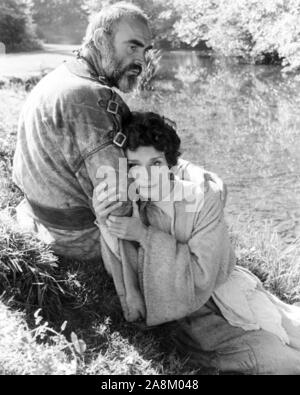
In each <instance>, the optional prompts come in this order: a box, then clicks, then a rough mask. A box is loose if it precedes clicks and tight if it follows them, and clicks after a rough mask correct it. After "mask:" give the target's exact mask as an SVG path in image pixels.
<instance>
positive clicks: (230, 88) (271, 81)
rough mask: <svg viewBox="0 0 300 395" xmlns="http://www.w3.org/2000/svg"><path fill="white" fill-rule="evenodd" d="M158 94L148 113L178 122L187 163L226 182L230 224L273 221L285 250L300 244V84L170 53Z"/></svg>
mask: <svg viewBox="0 0 300 395" xmlns="http://www.w3.org/2000/svg"><path fill="white" fill-rule="evenodd" d="M156 87H157V88H158V92H159V95H157V97H156V100H153V98H152V99H151V100H150V99H149V98H148V99H145V102H144V104H143V106H145V108H148V109H149V106H152V109H153V110H156V111H160V112H163V113H164V114H165V115H167V116H169V117H170V118H174V119H175V120H176V122H177V123H178V125H179V130H180V133H181V135H182V136H183V137H184V138H183V140H184V147H185V148H186V149H187V150H188V151H189V153H188V157H189V158H192V160H194V161H195V162H197V163H199V164H202V165H204V166H206V167H207V168H209V169H211V170H214V171H216V172H218V173H219V174H220V175H221V176H222V177H223V178H224V179H225V180H226V182H227V184H228V186H229V190H230V199H229V203H228V209H227V211H228V214H229V217H230V220H234V219H235V217H236V216H238V215H240V217H241V218H243V219H245V220H246V219H247V220H250V219H251V220H254V221H258V223H259V224H261V223H262V222H263V221H265V220H268V221H273V226H274V229H276V230H278V232H280V234H281V235H282V237H284V238H285V240H286V241H287V242H290V241H293V240H295V238H296V237H299V236H300V153H299V148H300V133H299V130H300V82H299V81H298V82H297V81H296V80H295V78H292V77H285V76H284V75H283V74H282V73H281V72H280V69H279V68H278V67H271V66H265V67H258V66H249V65H248V66H246V65H242V66H241V65H237V64H234V63H232V62H228V61H227V62H225V61H222V60H218V59H211V58H209V57H202V56H200V55H199V54H198V53H196V52H170V53H166V54H165V55H164V57H163V62H162V67H161V70H160V73H159V76H158V79H157V81H156ZM150 101H151V103H150Z"/></svg>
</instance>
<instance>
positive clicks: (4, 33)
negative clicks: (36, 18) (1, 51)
mask: <svg viewBox="0 0 300 395" xmlns="http://www.w3.org/2000/svg"><path fill="white" fill-rule="evenodd" d="M31 7H32V4H31V2H30V1H28V0H1V3H0V41H1V42H3V43H4V44H5V46H6V50H7V51H20V50H22V51H25V50H31V49H36V48H39V43H38V41H37V39H36V35H35V27H34V25H33V22H32V18H31V11H32V8H31Z"/></svg>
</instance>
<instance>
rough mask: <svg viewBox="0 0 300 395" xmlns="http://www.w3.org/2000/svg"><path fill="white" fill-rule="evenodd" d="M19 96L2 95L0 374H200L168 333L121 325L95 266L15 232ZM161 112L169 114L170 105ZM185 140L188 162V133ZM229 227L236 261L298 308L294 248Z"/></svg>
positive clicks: (263, 232) (268, 232) (246, 226)
mask: <svg viewBox="0 0 300 395" xmlns="http://www.w3.org/2000/svg"><path fill="white" fill-rule="evenodd" d="M25 97H26V92H25V89H24V88H23V87H22V86H20V85H19V86H17V87H14V86H8V87H6V88H4V89H2V90H0V103H5V105H3V104H2V105H1V106H0V180H1V190H0V294H1V295H2V296H1V298H0V374H10V375H14V374H23V375H29V374H45V375H49V374H85V375H103V374H117V375H119V374H125V375H131V374H148V375H153V374H167V375H172V374H190V375H192V374H204V373H205V372H204V371H201V370H199V371H195V370H193V369H192V368H191V367H190V366H189V364H188V361H187V360H183V359H182V358H180V356H179V355H177V354H176V352H175V350H174V349H173V346H172V344H171V343H170V341H169V338H170V331H171V330H172V327H170V326H164V327H162V328H158V329H156V330H149V329H147V328H145V327H143V326H141V325H129V324H127V323H126V322H125V321H124V319H123V317H122V312H121V307H120V305H119V300H118V298H117V296H116V294H115V291H114V286H113V283H112V281H111V279H110V278H109V277H108V276H107V275H106V273H105V271H104V269H103V267H102V266H101V265H99V264H98V262H74V261H67V260H61V259H60V260H59V259H58V258H57V257H55V256H54V255H53V254H52V253H51V251H49V250H48V249H47V247H46V246H45V245H43V244H42V243H40V242H39V241H38V240H35V239H34V238H32V237H31V236H29V235H25V234H22V233H21V232H20V231H19V230H18V228H17V226H16V224H15V222H14V220H13V216H14V213H15V211H14V208H15V206H16V204H17V203H18V202H19V201H20V199H21V196H20V194H19V192H18V191H17V190H16V189H15V187H14V185H13V184H12V182H11V180H10V177H11V170H12V157H13V152H14V149H15V141H16V130H17V119H18V112H19V109H20V106H21V105H22V103H23V101H24V99H25ZM165 109H167V111H166V112H167V115H169V116H171V117H172V115H174V114H172V113H171V104H167V105H166V106H165ZM182 111H183V110H182ZM177 116H180V114H177ZM193 122H194V121H191V123H193ZM183 129H184V128H183ZM184 141H185V147H186V149H187V153H188V154H189V155H190V157H191V158H192V159H193V158H196V156H197V151H198V150H199V143H198V142H197V139H196V137H195V136H194V134H193V133H192V132H191V131H186V132H185V134H184ZM210 143H211V142H210V141H209V139H208V144H210ZM197 144H198V145H197ZM231 227H232V230H231V233H232V239H233V242H234V244H235V247H236V251H237V256H238V260H239V263H240V264H242V265H244V266H246V267H248V268H249V269H250V270H252V271H253V272H254V273H255V274H257V275H258V276H259V277H260V278H261V279H262V281H263V282H264V284H265V286H266V287H267V288H268V289H270V290H271V291H272V292H274V293H275V294H277V295H278V296H279V297H281V298H282V299H283V300H286V301H288V302H292V303H294V302H297V301H299V300H300V290H299V284H300V281H299V280H300V270H299V269H300V268H299V265H300V261H299V255H300V254H299V252H300V241H299V240H298V239H296V240H294V241H293V243H291V244H288V245H287V244H285V243H284V242H283V241H282V239H281V238H280V237H279V236H278V234H276V233H274V232H273V230H272V228H271V226H270V224H269V223H266V224H265V225H264V226H262V223H261V222H259V223H258V224H255V223H251V222H249V221H247V222H245V221H239V219H237V220H236V222H235V223H234V224H231ZM257 229H259V231H258V230H257ZM37 310H38V311H37ZM66 321H67V324H65V322H66ZM210 373H214V372H210Z"/></svg>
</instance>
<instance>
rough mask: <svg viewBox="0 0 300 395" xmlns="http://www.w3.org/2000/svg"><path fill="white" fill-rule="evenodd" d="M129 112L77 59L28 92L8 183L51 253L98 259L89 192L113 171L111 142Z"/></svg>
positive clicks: (116, 153) (117, 152)
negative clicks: (102, 172)
mask: <svg viewBox="0 0 300 395" xmlns="http://www.w3.org/2000/svg"><path fill="white" fill-rule="evenodd" d="M128 112H129V109H128V107H127V105H126V104H125V103H124V101H123V100H122V99H121V97H120V96H119V95H118V94H117V93H116V92H115V91H114V90H113V89H112V88H111V87H110V86H109V84H108V82H107V81H106V80H105V78H97V76H95V75H94V74H93V71H92V70H90V68H89V65H87V64H86V63H85V62H84V61H83V60H79V59H78V60H74V61H72V62H70V63H64V64H63V65H61V66H60V67H58V68H57V69H56V70H54V71H53V72H52V73H50V74H49V75H48V76H46V77H45V78H44V79H43V80H42V81H41V82H40V83H39V84H38V85H37V86H36V87H35V89H34V90H33V91H32V92H31V94H30V96H29V98H28V100H27V102H26V104H25V106H24V109H23V111H22V114H21V117H20V123H19V131H18V142H17V148H16V153H15V158H14V169H13V180H14V182H15V183H16V185H17V186H18V187H19V188H20V189H21V190H22V192H23V193H24V194H25V196H26V198H27V200H26V201H24V202H22V203H21V205H20V207H19V208H18V210H17V211H18V213H19V217H20V220H21V222H22V221H23V225H24V219H25V218H26V219H25V221H27V224H26V226H27V228H28V230H30V231H34V232H35V233H37V234H38V235H39V236H40V238H41V239H43V240H44V241H47V242H49V244H50V245H51V246H52V248H53V250H54V252H56V253H58V254H60V255H64V256H69V257H74V258H78V259H80V258H82V259H92V258H96V257H100V256H101V252H100V243H99V236H100V234H99V229H98V227H97V226H96V225H95V224H94V220H95V219H96V216H94V215H93V213H94V214H95V210H94V208H93V203H92V198H93V191H94V188H95V187H96V186H97V185H98V184H99V183H100V182H101V181H102V180H103V179H101V178H97V172H98V170H99V168H101V166H111V167H112V168H114V169H115V170H116V171H118V168H119V158H122V157H124V153H123V151H122V150H121V149H120V148H119V147H118V146H116V145H115V144H114V143H113V139H114V137H115V136H116V134H117V133H118V131H120V129H121V120H122V118H123V117H124V116H126V115H127V114H128ZM28 201H30V202H31V205H29V204H28ZM32 206H34V208H35V210H32ZM53 209H55V211H53ZM84 213H86V214H87V215H84ZM126 213H127V214H128V205H127V207H126V204H125V207H124V209H123V214H124V215H125V214H126ZM27 214H28V215H27ZM80 218H82V221H81V220H80Z"/></svg>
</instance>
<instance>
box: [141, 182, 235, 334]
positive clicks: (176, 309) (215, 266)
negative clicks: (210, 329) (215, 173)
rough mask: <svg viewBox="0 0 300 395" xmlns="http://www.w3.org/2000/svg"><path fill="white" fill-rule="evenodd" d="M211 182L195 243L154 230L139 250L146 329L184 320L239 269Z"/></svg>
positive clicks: (196, 229)
mask: <svg viewBox="0 0 300 395" xmlns="http://www.w3.org/2000/svg"><path fill="white" fill-rule="evenodd" d="M214 188H215V187H214V184H213V183H209V188H208V191H207V192H206V193H205V202H204V206H203V207H202V209H201V211H200V213H199V214H198V215H197V216H196V218H195V223H194V230H193V233H192V235H191V238H190V240H189V241H188V242H187V243H186V244H185V243H180V242H178V241H177V240H176V239H175V237H173V236H171V235H170V234H167V233H164V232H161V231H160V230H158V229H155V228H153V227H150V228H149V230H148V235H147V238H146V239H145V240H144V241H143V244H142V249H141V250H140V256H139V260H140V266H141V269H140V270H142V276H141V277H142V279H141V281H142V285H141V287H142V289H143V293H144V298H145V303H146V310H147V325H148V326H154V325H160V324H164V323H166V322H170V321H175V320H179V319H182V318H184V317H186V316H189V315H190V314H192V313H194V312H195V311H197V310H198V309H199V308H201V307H202V306H203V305H204V304H206V303H207V302H208V300H209V299H210V297H211V296H212V294H213V292H214V290H215V289H216V287H218V286H219V285H221V284H223V283H224V282H225V281H226V280H227V278H228V277H229V275H230V273H231V272H232V270H233V268H234V266H235V255H234V252H233V249H232V247H231V244H230V240H229V234H228V230H227V226H226V223H225V220H224V214H223V205H222V203H221V200H220V195H219V190H218V189H217V188H215V189H214Z"/></svg>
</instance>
